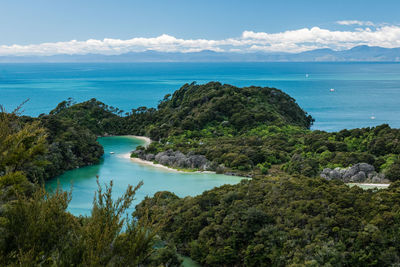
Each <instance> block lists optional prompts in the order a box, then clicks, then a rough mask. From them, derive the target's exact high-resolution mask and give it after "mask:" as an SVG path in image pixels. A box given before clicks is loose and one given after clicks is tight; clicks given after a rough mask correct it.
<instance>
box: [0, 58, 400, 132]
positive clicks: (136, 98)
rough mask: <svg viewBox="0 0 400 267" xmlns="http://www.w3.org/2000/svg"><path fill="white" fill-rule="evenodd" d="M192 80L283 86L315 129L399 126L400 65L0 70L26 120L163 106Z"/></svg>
mask: <svg viewBox="0 0 400 267" xmlns="http://www.w3.org/2000/svg"><path fill="white" fill-rule="evenodd" d="M307 74H308V77H306V76H307ZM193 81H196V82H197V83H199V84H202V83H206V82H209V81H220V82H221V83H229V84H233V85H236V86H249V85H257V86H269V87H276V88H279V89H281V90H283V91H284V92H286V93H288V94H289V95H291V96H292V97H293V98H295V99H296V100H297V102H298V103H299V105H300V106H301V107H302V108H303V109H304V110H306V111H307V112H308V113H310V114H311V115H312V116H313V117H314V118H315V120H316V121H315V124H314V126H313V128H314V129H322V130H327V131H335V130H340V129H343V128H355V127H366V126H374V125H378V124H382V123H389V124H390V125H391V126H392V127H397V128H399V127H400V64H399V63H118V64H113V63H106V64H92V63H91V64H82V63H75V64H46V63H45V64H0V104H3V105H4V106H5V107H6V109H7V110H9V111H10V110H12V109H13V108H15V107H16V106H18V104H20V103H21V102H22V101H24V100H25V99H27V98H29V99H30V101H29V102H28V103H27V104H25V106H24V111H25V114H26V115H34V116H36V115H39V114H40V113H47V112H49V111H50V110H51V109H53V108H54V107H55V106H56V105H57V104H58V103H59V102H61V101H62V100H65V99H67V98H68V97H72V98H74V99H75V100H76V101H84V100H88V99H90V98H93V97H94V98H97V99H99V100H100V101H103V102H105V103H106V104H108V105H110V106H115V107H118V108H120V109H123V110H125V111H128V110H130V109H132V108H136V107H139V106H151V107H156V106H157V103H158V101H159V100H160V99H162V98H163V97H164V95H165V94H167V93H172V92H173V91H174V90H176V89H178V88H179V87H180V86H182V85H183V84H184V83H191V82H193ZM331 88H333V89H334V92H331V91H330V89H331Z"/></svg>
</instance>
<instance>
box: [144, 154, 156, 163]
mask: <svg viewBox="0 0 400 267" xmlns="http://www.w3.org/2000/svg"><path fill="white" fill-rule="evenodd" d="M155 158H156V157H155V156H154V154H147V155H146V160H147V161H153V160H154V159H155Z"/></svg>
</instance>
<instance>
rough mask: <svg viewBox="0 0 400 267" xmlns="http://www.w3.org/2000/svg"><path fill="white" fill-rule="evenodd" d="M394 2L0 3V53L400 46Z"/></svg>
mask: <svg viewBox="0 0 400 267" xmlns="http://www.w3.org/2000/svg"><path fill="white" fill-rule="evenodd" d="M399 11H400V1H398V0H391V1H389V0H380V1H372V0H347V1H343V0H318V1H316V0H302V1H299V0H296V1H294V0H280V1H276V0H275V1H267V0H264V1H262V0H258V1H256V0H246V1H244V0H242V1H237V0H213V1H209V0H201V1H199V0H197V1H192V0H157V1H154V0H147V1H137V0H79V1H78V0H35V1H32V0H1V1H0V55H54V54H86V53H101V54H121V53H125V52H130V51H145V50H157V51H163V52H195V51H201V50H205V49H208V50H214V51H226V52H229V51H232V52H255V51H264V52H292V53H296V52H302V51H308V50H313V49H317V48H331V49H335V50H343V49H348V48H351V47H354V46H357V45H371V46H374V45H376V46H382V47H388V48H392V47H400V16H399V15H398V13H399Z"/></svg>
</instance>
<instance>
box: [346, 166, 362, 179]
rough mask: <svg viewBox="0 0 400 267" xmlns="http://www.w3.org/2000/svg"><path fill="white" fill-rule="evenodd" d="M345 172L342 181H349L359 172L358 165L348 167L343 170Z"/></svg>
mask: <svg viewBox="0 0 400 267" xmlns="http://www.w3.org/2000/svg"><path fill="white" fill-rule="evenodd" d="M345 170H346V171H345V172H344V174H343V180H345V181H349V180H350V178H351V177H352V176H354V175H356V174H357V173H358V171H359V168H358V165H354V166H352V167H349V168H347V169H345Z"/></svg>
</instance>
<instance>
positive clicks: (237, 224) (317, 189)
mask: <svg viewBox="0 0 400 267" xmlns="http://www.w3.org/2000/svg"><path fill="white" fill-rule="evenodd" d="M399 201H400V187H399V186H398V184H397V183H396V184H393V185H392V186H391V188H390V189H388V190H378V191H373V190H366V191H365V190H362V189H361V188H359V187H352V188H350V187H348V186H346V185H344V184H343V183H342V182H339V181H335V182H333V181H326V180H323V179H315V178H314V179H310V178H305V177H301V178H290V177H285V178H279V179H275V178H268V179H266V178H264V179H252V180H243V181H242V182H241V183H240V184H238V185H233V186H231V185H225V186H222V187H219V188H215V189H213V190H210V191H206V192H204V193H203V194H202V195H200V196H197V197H186V198H182V199H181V198H178V197H177V196H175V195H173V194H172V193H167V192H160V193H157V194H156V195H155V196H154V197H153V198H146V199H145V200H144V201H143V202H142V203H141V204H139V205H138V206H137V207H136V215H138V216H139V217H140V216H142V214H143V213H144V211H146V214H147V211H149V214H150V216H154V217H155V218H157V216H160V215H164V216H165V214H169V215H168V217H167V222H166V223H163V226H162V228H161V232H160V234H161V237H162V238H164V239H165V240H166V241H167V242H172V243H174V244H178V245H177V247H178V251H179V252H180V253H182V254H184V255H187V256H190V257H191V258H193V259H194V260H196V261H198V262H200V263H201V264H203V265H206V266H222V265H225V266H305V265H314V266H322V265H323V266H389V265H396V264H399V263H400V253H399V251H400V245H399V243H398V242H396V241H395V240H397V239H398V238H399V237H400V236H399V234H400V233H399V231H398V229H399V227H400V220H399V208H400V206H399V204H398V203H399ZM154 223H155V224H156V225H157V221H155V222H154Z"/></svg>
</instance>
